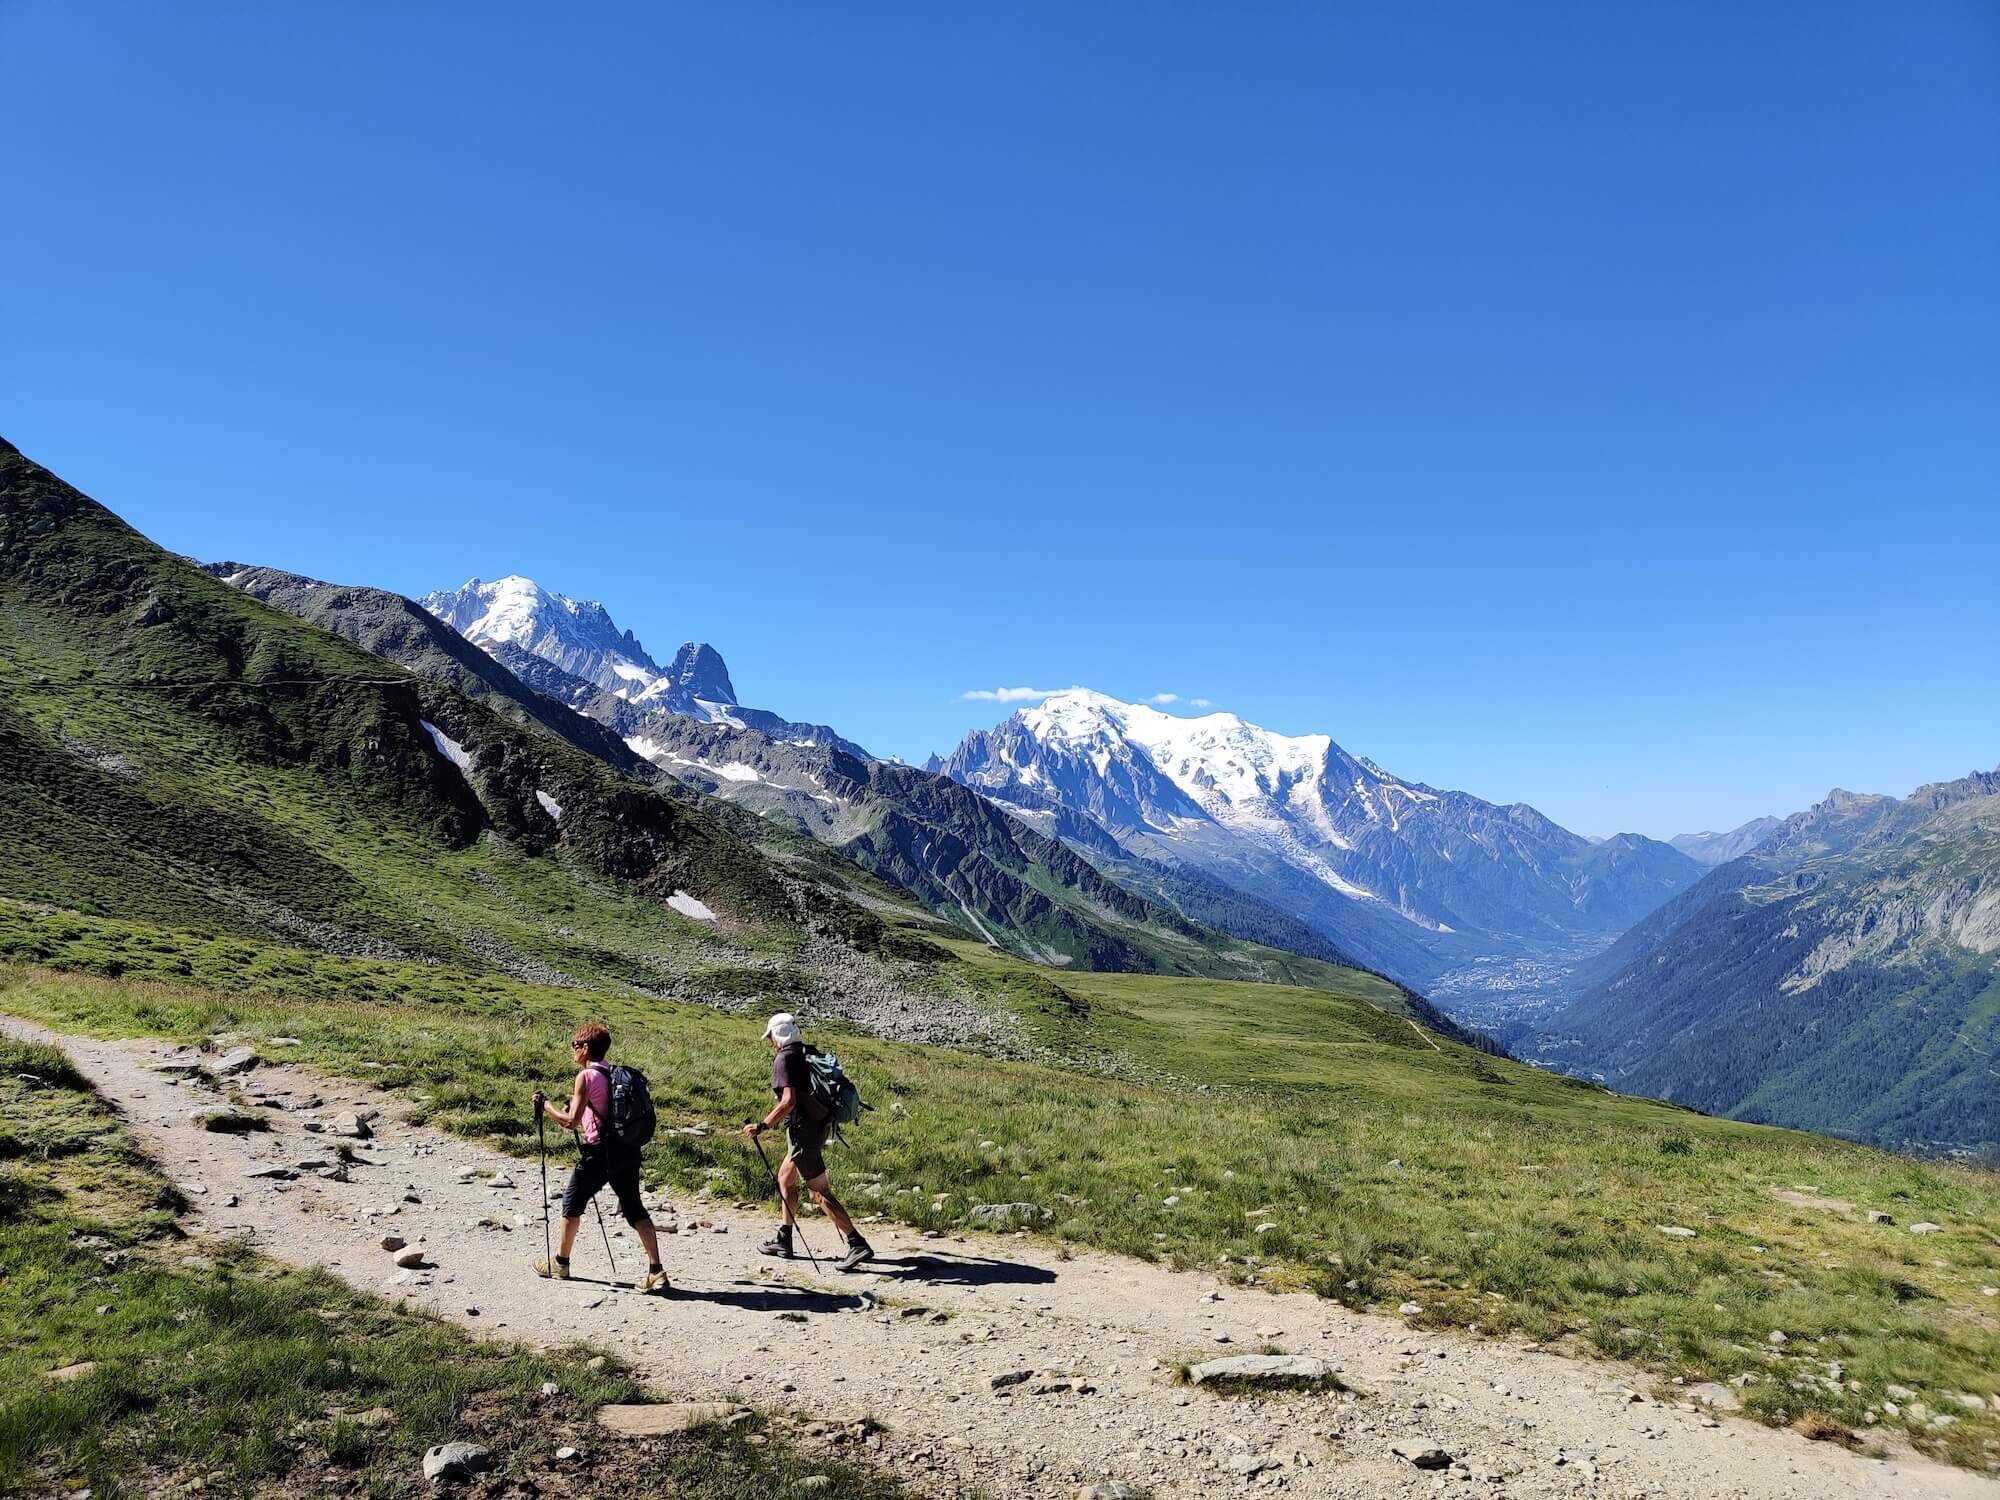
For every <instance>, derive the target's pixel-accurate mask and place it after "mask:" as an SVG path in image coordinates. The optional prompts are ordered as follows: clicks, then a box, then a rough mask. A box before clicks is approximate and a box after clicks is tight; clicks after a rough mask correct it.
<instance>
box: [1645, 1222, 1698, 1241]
mask: <svg viewBox="0 0 2000 1500" xmlns="http://www.w3.org/2000/svg"><path fill="white" fill-rule="evenodd" d="M1653 1227H1654V1228H1655V1229H1657V1230H1659V1231H1660V1233H1661V1234H1668V1235H1672V1236H1673V1237H1674V1238H1675V1239H1677V1240H1691V1239H1693V1238H1694V1231H1693V1230H1692V1229H1689V1228H1687V1227H1685V1226H1684V1225H1680V1224H1655V1225H1654V1226H1653Z"/></svg>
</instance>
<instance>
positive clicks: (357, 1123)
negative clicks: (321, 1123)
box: [326, 1110, 372, 1141]
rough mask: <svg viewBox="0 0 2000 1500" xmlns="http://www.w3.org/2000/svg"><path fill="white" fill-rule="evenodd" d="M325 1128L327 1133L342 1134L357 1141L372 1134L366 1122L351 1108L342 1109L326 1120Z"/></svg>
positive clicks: (365, 1138) (363, 1139)
mask: <svg viewBox="0 0 2000 1500" xmlns="http://www.w3.org/2000/svg"><path fill="white" fill-rule="evenodd" d="M326 1129H327V1133H328V1134H329V1135H344V1136H347V1137H349V1138H351V1139H353V1140H357V1141H365V1140H367V1139H368V1137H369V1135H370V1134H372V1132H371V1131H370V1130H369V1129H368V1125H367V1122H365V1121H364V1120H363V1119H362V1118H361V1116H359V1115H357V1114H355V1113H354V1112H353V1111H352V1110H343V1111H342V1112H341V1113H339V1114H337V1115H335V1116H334V1117H333V1118H332V1119H330V1120H328V1121H327V1122H326Z"/></svg>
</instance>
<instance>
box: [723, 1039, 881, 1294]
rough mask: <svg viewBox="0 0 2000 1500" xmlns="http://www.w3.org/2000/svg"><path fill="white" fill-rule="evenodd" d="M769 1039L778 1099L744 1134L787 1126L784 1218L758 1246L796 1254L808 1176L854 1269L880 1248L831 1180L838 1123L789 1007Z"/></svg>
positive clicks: (781, 1181)
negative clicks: (817, 1086)
mask: <svg viewBox="0 0 2000 1500" xmlns="http://www.w3.org/2000/svg"><path fill="white" fill-rule="evenodd" d="M764 1040H766V1041H767V1042H769V1043H770V1044H771V1050H772V1052H773V1054H774V1056H773V1057H772V1058H771V1092H772V1093H774V1094H776V1095H777V1096H778V1102H777V1103H776V1104H774V1105H773V1106H771V1112H770V1113H769V1114H767V1115H766V1116H764V1118H763V1119H761V1120H752V1121H751V1122H750V1123H749V1124H748V1125H745V1126H744V1127H743V1133H744V1134H745V1135H747V1136H749V1137H750V1139H751V1140H753V1141H754V1140H756V1139H757V1137H758V1136H760V1135H762V1134H763V1133H764V1132H765V1131H767V1130H771V1129H774V1128H776V1127H777V1126H779V1125H783V1126H784V1127H785V1140H786V1142H787V1149H786V1151H785V1161H784V1165H782V1166H781V1167H779V1168H778V1196H779V1198H780V1199H782V1200H783V1203H784V1209H785V1220H784V1222H783V1223H782V1224H780V1225H779V1226H778V1232H777V1233H776V1234H775V1235H773V1236H772V1237H771V1238H770V1239H768V1240H766V1241H764V1243H763V1244H761V1245H759V1246H758V1247H757V1248H758V1249H759V1250H761V1251H762V1252H763V1253H764V1254H766V1255H778V1256H784V1257H786V1258H787V1259H789V1258H790V1257H791V1254H792V1225H793V1223H794V1222H795V1221H796V1220H797V1219H798V1216H799V1183H800V1182H801V1181H803V1182H804V1183H805V1185H806V1189H807V1191H809V1192H810V1193H811V1194H812V1195H813V1197H814V1198H815V1199H817V1200H818V1202H819V1206H820V1207H821V1208H822V1209H823V1210H825V1212H826V1216H827V1217H828V1218H829V1219H831V1220H833V1224H834V1228H836V1229H838V1230H839V1231H840V1232H841V1233H842V1234H843V1235H845V1236H846V1237H847V1254H845V1255H843V1256H842V1257H841V1258H840V1260H839V1262H838V1264H839V1266H840V1269H841V1270H843V1271H852V1270H854V1269H855V1268H856V1267H858V1266H860V1265H861V1264H862V1263H863V1262H864V1261H866V1260H867V1259H868V1258H869V1257H870V1256H872V1255H873V1254H874V1253H875V1252H874V1250H873V1249H872V1248H870V1246H869V1244H868V1241H866V1240H864V1239H863V1238H862V1237H861V1231H860V1230H858V1229H856V1228H855V1227H854V1220H852V1219H851V1218H849V1217H848V1215H847V1210H846V1209H844V1208H842V1207H841V1206H840V1200H839V1199H838V1198H836V1197H834V1196H833V1189H832V1188H830V1187H828V1186H827V1181H826V1137H827V1133H828V1131H829V1129H830V1128H831V1126H832V1124H833V1111H832V1110H831V1108H829V1107H828V1106H827V1105H825V1104H822V1103H821V1102H820V1101H819V1099H818V1098H817V1097H815V1096H814V1094H813V1088H812V1064H811V1063H810V1062H808V1061H807V1060H806V1044H805V1042H804V1041H803V1040H802V1039H801V1038H800V1036H799V1023H798V1021H797V1020H796V1019H795V1018H794V1017H793V1016H792V1015H791V1014H790V1013H789V1012H786V1011H780V1012H779V1013H778V1014H777V1015H775V1016H773V1017H771V1020H770V1023H769V1024H768V1025H767V1026H765V1028H764Z"/></svg>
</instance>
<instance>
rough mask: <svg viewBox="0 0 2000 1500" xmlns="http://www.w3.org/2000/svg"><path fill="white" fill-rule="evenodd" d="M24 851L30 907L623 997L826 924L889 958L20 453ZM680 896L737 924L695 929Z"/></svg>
mask: <svg viewBox="0 0 2000 1500" xmlns="http://www.w3.org/2000/svg"><path fill="white" fill-rule="evenodd" d="M504 706H505V705H503V707H504ZM426 720H428V721H429V722H431V723H434V724H437V725H439V726H440V727H441V728H443V729H444V730H445V731H446V732H447V733H448V734H450V735H452V736H453V737H454V738H456V739H458V740H459V741H461V742H462V743H463V744H464V745H465V746H466V748H467V750H468V752H469V753H470V755H471V756H472V760H473V765H472V768H471V771H470V774H469V776H468V775H461V773H460V772H459V771H458V769H456V768H455V767H454V766H452V765H451V764H449V763H448V762H447V761H446V760H445V759H444V758H443V757H442V756H441V755H440V754H439V753H438V750H437V749H436V747H435V746H434V745H433V743H432V741H431V739H430V736H429V734H428V733H427V732H426V731H425V729H424V728H423V721H426ZM538 791H542V792H547V793H548V794H549V795H550V796H552V797H553V798H555V800H556V801H557V802H558V804H559V805H560V806H561V807H562V808H563V809H564V814H563V817H562V819H561V821H560V823H558V821H557V820H556V819H555V818H553V817H552V816H551V815H550V814H549V813H548V812H546V811H545V810H544V809H543V807H542V806H541V805H540V803H539V801H538V800H537V798H536V796H535V793H536V792H538ZM0 842H4V843H5V845H6V846H7V847H8V848H9V850H10V852H11V854H12V857H11V858H10V859H9V860H7V861H4V862H0V894H4V895H12V896H16V897H19V898H23V899H30V900H39V901H46V902H50V903H53V904H59V905H64V906H70V907H74V908H77V909H79V910H83V911H99V912H117V913H121V914H125V915H131V916H136V917H140V918H144V919H147V920H152V921H159V922H172V923H176V924H178V925H183V926H185V925H194V924H199V925H201V926H203V927H206V928H209V929H211V930H214V931H217V932H233V933H239V934H243V935H246V936H266V937H268V936H280V937H284V938H286V939H288V940H292V941H298V940H301V939H304V940H307V941H311V942H313V943H315V944H318V945H321V946H329V947H334V948H344V949H348V950H352V951H386V950H393V951H398V952H402V953H407V954H410V955H414V956H419V957H428V958H437V959H443V960H446V961H450V962H454V963H459V964H463V965H466V966H470V967H487V966H497V967H504V968H508V969H511V970H513V971H515V972H535V973H544V974H549V975H553V974H555V973H561V974H564V975H569V976H573V977H575V978H578V979H581V980H585V981H589V982H597V983H620V982H630V983H639V984H645V985H657V984H661V983H665V982H668V981H670V980H671V979H672V977H673V976H674V975H676V974H681V973H685V972H687V971H688V970H689V969H690V968H691V967H700V966H703V965H707V964H712V963H715V962H718V961H726V960H727V958H728V957H729V955H730V953H731V952H733V951H734V949H735V947H737V946H742V945H747V946H749V947H752V948H763V949H767V950H768V949H776V950H779V951H783V950H784V949H785V948H787V947H789V946H791V945H793V944H796V943H797V942H798V941H799V940H800V939H801V938H802V937H803V931H802V927H801V923H802V920H810V921H812V922H814V923H815V924H817V925H819V926H821V927H823V928H828V929H831V930H833V931H836V932H839V933H841V934H843V935H845V936H847V937H848V938H850V939H851V940H853V941H856V942H860V943H862V944H863V945H866V944H868V943H870V942H873V941H876V940H879V938H880V923H879V922H877V921H876V920H875V919H874V918H872V917H870V916H867V915H866V914H865V913H863V912H861V911H859V910H858V909H857V908H854V907H852V906H850V905H848V904H847V903H845V902H844V901H842V900H841V899H840V898H839V897H838V896H837V895H835V894H832V893H831V892H830V891H828V890H827V889H826V888H824V887H823V886H818V885H813V886H809V887H808V889H807V890H806V892H805V894H804V896H803V898H801V897H800V896H798V895H797V894H795V893H794V892H791V891H788V890H787V888H786V886H785V885H784V884H783V883H782V882H781V881H780V879H779V876H778V871H777V869H776V867H775V866H774V865H773V864H772V862H771V861H770V860H769V859H767V858H766V857H764V855H763V854H761V853H760V852H759V851H758V850H757V849H756V848H754V847H753V846H751V845H750V844H749V843H747V842H745V841H744V840H743V839H742V838H740V837H739V836H738V835H737V834H735V833H733V832H731V831H730V830H728V829H727V828H725V827H724V826H723V825H722V824H721V823H719V822H717V820H716V819H715V818H713V817H711V816H709V815H708V813H707V812H705V811H704V810H702V809H701V808H699V807H696V806H694V805H692V804H691V802H688V801H683V800H680V799H677V798H671V797H664V796H661V795H659V794H657V793H655V792H653V791H651V790H649V789H648V788H646V787H645V786H643V785H641V784H638V783H635V782H632V781H628V780H625V779H623V778H621V777H620V776H618V775H617V774H616V773H615V772H614V771H613V770H612V769H610V768H608V767H607V766H605V765H604V764H603V763H602V762H601V761H599V760H598V759H596V758H594V757H593V756H591V755H588V754H585V753H583V752H582V751H580V750H578V749H577V748H575V747H574V746H573V745H570V744H567V743H564V742H563V741H561V740H559V739H557V738H556V737H554V736H552V735H550V734H547V733H545V732H543V731H541V730H540V729H539V728H536V727H523V726H522V725H520V724H518V723H516V722H514V721H513V720H512V719H510V718H509V717H506V716H503V715H502V714H501V713H498V712H495V711H494V710H492V709H490V708H488V707H486V706H485V705H484V704H482V703H480V702H476V701H474V700H472V699H470V698H467V697H466V696H464V695H463V694H461V693H459V692H457V691H456V690H454V689H453V688H452V687H451V686H449V685H448V684H446V683H443V682H437V681H430V680H426V679H422V678H418V677H414V676H411V675H408V674H406V673H403V672H401V671H399V670H398V669H396V668H394V667H391V666H387V665H385V664H384V663H383V662H382V661H380V660H379V659H377V658H375V657H373V656H370V655H368V654H367V653H365V652H363V651H361V650H359V649H358V648H356V647H354V646H351V645H349V644H348V643H346V642H344V641H341V640H339V639H337V638H335V637H333V636H331V635H329V634H327V633H326V632H324V631H321V630H318V629H315V628H313V627H311V626H310V625H308V624H306V623H304V622H302V621H299V620H296V619H294V618H292V617H291V616H289V615H286V614H284V613H282V612H280V611H277V610H275V609H271V608H269V607H267V606H265V605H263V604H261V603H259V602H258V601H256V600H254V599H251V598H248V597H246V596H245V595H243V594H241V593H239V592H237V591H236V590H234V589H231V588H229V587H228V586H227V585H225V584H223V583H221V582H220V581H218V580H215V579H212V578H209V577H207V576H206V575H204V574H203V573H201V572H200V570H198V569H196V568H194V567H193V566H191V565H189V564H187V563H185V562H184V561H182V560H181V559H178V558H175V557H172V556H170V555H169V554H167V553H165V552H163V551H161V550H160V549H158V548H157V547H154V546H153V545H152V544H151V543H149V542H147V541H146V540H145V539H144V538H143V537H140V536H139V535H138V534H137V533H135V532H133V531H131V530H130V528H128V527H126V526H125V525H124V524H123V523H122V522H120V521H119V520H118V519H117V518H116V517H114V516H112V515H111V514H110V513H109V512H108V511H105V510H104V509H103V508H102V507H100V506H98V505H96V504H95V503H94V502H92V501H90V500H88V499H86V498H85V497H83V496H81V495H79V494H78V493H77V492H76V491H74V490H72V489H70V488H69V487H68V486H66V485H64V484H62V483H61V481H60V480H57V479H55V478H54V476H52V475H49V474H48V473H47V472H46V471H44V470H42V469H40V468H39V467H38V466H36V465H34V464H32V463H29V462H28V461H27V460H25V459H23V458H21V457H20V456H19V455H18V454H15V453H13V451H12V450H11V449H6V448H4V447H0ZM682 888H684V889H687V890H690V891H693V892H695V893H696V894H698V895H699V896H700V897H701V898H702V899H704V900H705V901H707V902H709V904H710V905H711V906H713V907H715V908H717V909H718V910H720V911H722V912H724V913H725V914H726V915H728V916H730V917H732V918H734V919H735V921H734V922H733V923H732V924H731V926H730V927H729V928H728V929H727V930H726V932H725V933H718V932H717V931H716V930H714V929H713V928H709V927H704V926H702V925H701V924H696V923H692V922H689V921H687V920H686V919H684V918H681V917H679V916H677V915H674V914H672V913H670V912H669V911H667V910H666V909H665V908H664V906H663V903H662V900H661V898H663V897H665V896H666V895H668V894H670V893H671V892H672V891H673V890H675V889H682ZM801 899H803V900H804V901H805V903H806V907H807V908H808V909H809V912H808V913H802V911H801V909H800V905H799V903H800V900H801Z"/></svg>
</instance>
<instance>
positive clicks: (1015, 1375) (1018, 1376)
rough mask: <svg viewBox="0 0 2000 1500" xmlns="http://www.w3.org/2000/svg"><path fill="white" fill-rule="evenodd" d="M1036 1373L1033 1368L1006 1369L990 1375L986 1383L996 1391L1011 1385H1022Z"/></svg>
mask: <svg viewBox="0 0 2000 1500" xmlns="http://www.w3.org/2000/svg"><path fill="white" fill-rule="evenodd" d="M1034 1373H1035V1372H1034V1371H1033V1370H1006V1371H1003V1372H1002V1373H1000V1374H998V1375H994V1376H992V1377H990V1378H989V1379H988V1380H987V1382H986V1383H987V1384H988V1385H989V1386H991V1387H992V1388H993V1389H994V1390H996V1391H1004V1390H1006V1389H1007V1388H1008V1387H1009V1386H1015V1385H1020V1384H1021V1383H1022V1382H1023V1381H1025V1380H1029V1379H1032V1378H1033V1376H1034Z"/></svg>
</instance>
